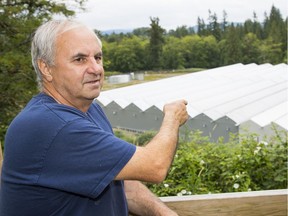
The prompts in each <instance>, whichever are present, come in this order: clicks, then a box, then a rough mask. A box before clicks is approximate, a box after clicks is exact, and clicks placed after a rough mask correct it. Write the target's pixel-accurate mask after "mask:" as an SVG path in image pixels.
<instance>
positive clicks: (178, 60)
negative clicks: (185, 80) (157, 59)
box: [163, 36, 184, 69]
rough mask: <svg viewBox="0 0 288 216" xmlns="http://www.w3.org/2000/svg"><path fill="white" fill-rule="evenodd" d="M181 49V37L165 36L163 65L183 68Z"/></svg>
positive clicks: (182, 48) (170, 67)
mask: <svg viewBox="0 0 288 216" xmlns="http://www.w3.org/2000/svg"><path fill="white" fill-rule="evenodd" d="M183 50H184V47H182V45H181V39H179V38H176V37H174V36H170V37H169V38H167V42H166V43H165V45H164V47H163V67H164V68H166V69H183V68H184V57H183Z"/></svg>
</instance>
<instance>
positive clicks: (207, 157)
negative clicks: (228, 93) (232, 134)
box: [148, 132, 287, 196]
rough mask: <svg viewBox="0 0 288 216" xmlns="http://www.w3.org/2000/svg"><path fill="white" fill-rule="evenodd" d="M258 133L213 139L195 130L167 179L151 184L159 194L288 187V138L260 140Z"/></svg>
mask: <svg viewBox="0 0 288 216" xmlns="http://www.w3.org/2000/svg"><path fill="white" fill-rule="evenodd" d="M255 137H256V136H255V135H249V136H247V137H243V138H241V140H240V142H239V140H238V141H237V140H236V139H235V140H234V141H231V142H229V143H221V141H220V143H210V142H209V141H208V139H207V138H205V137H202V136H201V133H200V132H195V133H193V134H191V137H190V142H182V143H181V144H180V146H179V148H178V150H177V152H176V156H175V159H174V162H173V164H172V167H171V170H170V172H169V175H168V177H167V179H166V180H165V181H164V182H163V183H162V184H158V185H155V184H148V186H149V188H150V189H151V190H152V191H153V192H154V193H156V194H157V195H158V196H175V195H178V196H182V195H190V194H207V193H225V192H240V191H250V190H251V191H256V190H270V189H283V188H286V187H287V140H286V141H282V140H281V139H279V138H277V137H275V138H273V139H271V141H270V142H269V143H265V142H260V143H259V142H257V141H256V139H255Z"/></svg>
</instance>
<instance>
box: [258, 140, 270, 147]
mask: <svg viewBox="0 0 288 216" xmlns="http://www.w3.org/2000/svg"><path fill="white" fill-rule="evenodd" d="M259 144H263V145H265V146H267V145H268V142H266V141H261V142H259Z"/></svg>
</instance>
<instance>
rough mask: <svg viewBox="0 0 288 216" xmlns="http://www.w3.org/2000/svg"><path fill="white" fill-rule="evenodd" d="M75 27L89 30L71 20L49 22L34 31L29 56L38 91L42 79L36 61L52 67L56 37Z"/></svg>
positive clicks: (96, 37) (40, 87)
mask: <svg viewBox="0 0 288 216" xmlns="http://www.w3.org/2000/svg"><path fill="white" fill-rule="evenodd" d="M77 27H86V28H87V29H89V28H88V27H87V26H85V25H84V24H82V23H80V22H77V21H73V20H51V21H48V22H46V23H44V24H43V25H41V26H40V27H39V28H38V29H37V30H36V32H35V34H34V37H33V40H32V44H31V56H32V65H33V67H34V69H35V72H36V75H37V82H38V87H39V89H40V90H41V89H42V81H43V79H42V73H41V71H40V68H39V67H38V60H40V59H41V60H42V61H44V62H45V63H46V64H47V65H48V66H53V65H54V63H55V62H54V61H55V54H56V40H57V36H58V35H60V34H62V33H64V32H65V31H69V30H71V29H73V28H77ZM89 30H91V33H94V35H95V39H96V40H97V41H98V44H99V46H100V47H102V43H101V40H100V39H99V37H98V36H97V35H96V33H95V32H94V31H93V30H92V29H89Z"/></svg>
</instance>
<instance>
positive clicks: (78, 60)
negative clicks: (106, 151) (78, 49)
mask: <svg viewBox="0 0 288 216" xmlns="http://www.w3.org/2000/svg"><path fill="white" fill-rule="evenodd" d="M75 61H76V62H84V61H85V58H82V57H79V58H76V59H75Z"/></svg>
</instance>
